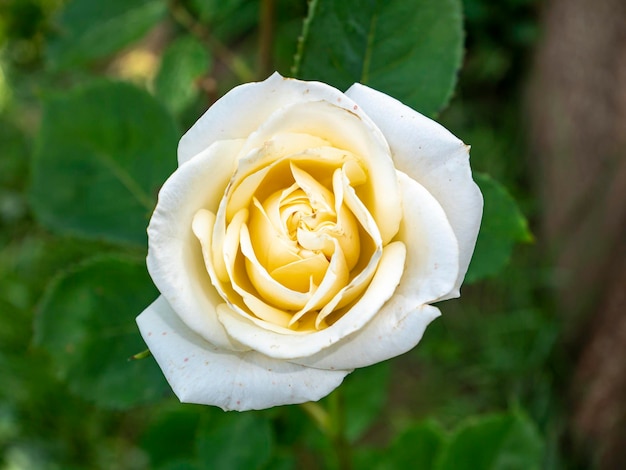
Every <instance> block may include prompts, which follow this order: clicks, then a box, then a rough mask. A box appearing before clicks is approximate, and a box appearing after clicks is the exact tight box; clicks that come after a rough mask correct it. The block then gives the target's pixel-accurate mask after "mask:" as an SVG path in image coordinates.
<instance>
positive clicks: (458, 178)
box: [346, 84, 483, 300]
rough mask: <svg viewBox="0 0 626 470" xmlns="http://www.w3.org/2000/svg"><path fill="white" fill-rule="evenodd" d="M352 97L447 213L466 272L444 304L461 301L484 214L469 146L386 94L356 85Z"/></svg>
mask: <svg viewBox="0 0 626 470" xmlns="http://www.w3.org/2000/svg"><path fill="white" fill-rule="evenodd" d="M346 95H347V96H349V97H350V98H352V99H353V100H354V101H355V102H356V103H358V104H359V106H361V108H362V109H363V110H364V111H365V112H366V113H367V114H368V115H369V116H370V118H372V120H373V121H374V122H375V123H376V124H377V125H378V127H379V128H380V130H381V131H382V132H383V134H384V135H385V137H386V138H387V141H388V142H389V146H390V148H391V153H392V156H393V159H394V162H395V165H396V168H397V169H399V170H400V171H403V172H405V173H406V174H407V175H409V176H410V177H411V178H413V179H414V180H416V181H417V182H419V183H420V184H421V185H422V186H424V187H425V188H426V189H427V190H428V191H430V193H431V194H432V195H433V196H435V198H436V199H437V200H438V201H439V203H440V204H441V206H442V207H443V209H444V211H445V212H446V214H447V216H448V219H449V220H450V224H451V225H452V228H453V229H454V233H455V234H456V237H457V239H458V241H459V247H460V250H459V263H460V269H459V274H458V278H457V281H456V283H455V285H454V287H453V289H452V290H451V292H450V293H449V294H448V295H447V296H446V297H444V298H451V297H458V295H459V288H460V286H461V284H462V282H463V278H464V277H465V273H466V272H467V268H468V266H469V262H470V259H471V258H472V253H473V251H474V246H475V244H476V237H477V236H478V229H479V228H480V219H481V216H482V208H483V199H482V195H481V193H480V190H479V189H478V186H476V184H475V183H474V181H473V180H472V173H471V169H470V166H469V146H467V145H465V144H464V143H463V142H461V141H460V140H459V139H458V138H456V137H455V136H454V135H452V134H451V133H450V132H449V131H448V130H447V129H445V128H444V127H443V126H441V125H439V124H437V123H436V122H434V121H432V120H431V119H428V118H427V117H425V116H423V115H421V114H419V113H418V112H416V111H414V110H413V109H411V108H409V107H408V106H405V105H404V104H402V103H400V102H399V101H397V100H396V99H394V98H391V97H390V96H388V95H386V94H384V93H381V92H379V91H376V90H373V89H371V88H369V87H366V86H363V85H360V84H354V85H352V87H350V89H349V90H348V91H347V92H346ZM442 300H443V299H442Z"/></svg>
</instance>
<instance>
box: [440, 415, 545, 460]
mask: <svg viewBox="0 0 626 470" xmlns="http://www.w3.org/2000/svg"><path fill="white" fill-rule="evenodd" d="M542 456H543V441H542V439H541V436H540V435H539V433H538V431H537V430H536V428H535V426H534V424H533V423H532V422H531V421H530V419H529V418H528V417H527V416H526V415H524V414H522V413H521V412H519V411H518V412H513V413H508V414H501V415H492V416H486V417H481V418H479V419H470V420H468V421H467V422H466V423H465V424H463V425H461V426H460V427H459V428H458V429H457V430H456V432H455V433H454V434H453V435H452V436H451V438H450V441H449V444H448V445H447V446H446V447H445V448H444V450H443V452H442V455H441V459H440V460H439V461H438V465H437V466H436V468H437V470H465V469H467V470H533V469H538V468H540V466H541V461H542Z"/></svg>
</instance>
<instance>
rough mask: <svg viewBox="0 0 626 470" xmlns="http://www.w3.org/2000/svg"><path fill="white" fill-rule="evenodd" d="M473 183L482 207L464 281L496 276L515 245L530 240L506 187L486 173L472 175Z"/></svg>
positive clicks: (524, 219) (525, 224)
mask: <svg viewBox="0 0 626 470" xmlns="http://www.w3.org/2000/svg"><path fill="white" fill-rule="evenodd" d="M474 180H475V181H476V183H477V184H478V186H479V187H480V190H481V191H482V193H483V197H484V199H485V208H484V212H483V220H482V224H481V226H480V232H479V233H478V241H477V242H476V249H475V250H474V255H473V257H472V262H471V263H470V266H469V270H468V272H467V275H466V276H465V281H466V282H476V281H478V280H480V279H483V278H485V277H488V276H492V275H494V274H496V273H498V272H499V271H500V270H501V269H502V268H503V267H504V266H505V265H506V264H507V263H508V262H509V259H510V257H511V252H512V251H513V247H514V246H515V244H516V243H518V242H525V243H528V242H531V241H532V240H533V236H532V234H531V233H530V231H529V229H528V223H527V222H526V218H525V217H524V214H522V212H521V211H520V209H519V207H518V206H517V204H516V202H515V199H513V197H512V196H511V195H510V194H509V192H508V191H507V190H506V188H504V186H502V185H501V184H500V183H498V182H497V181H495V180H494V179H492V178H491V177H490V176H489V175H486V174H481V173H475V174H474Z"/></svg>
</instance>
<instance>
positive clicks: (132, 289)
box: [35, 257, 169, 408]
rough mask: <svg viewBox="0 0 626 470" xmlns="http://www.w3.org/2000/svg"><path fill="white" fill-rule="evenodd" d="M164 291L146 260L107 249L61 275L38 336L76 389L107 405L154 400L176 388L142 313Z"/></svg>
mask: <svg viewBox="0 0 626 470" xmlns="http://www.w3.org/2000/svg"><path fill="white" fill-rule="evenodd" d="M157 295H158V292H157V291H156V289H155V288H154V286H153V285H152V282H151V280H150V277H149V276H148V273H147V272H146V268H145V265H144V263H143V261H142V260H131V259H122V258H117V257H101V258H95V259H92V260H90V261H88V262H86V263H84V264H82V265H80V266H78V267H76V268H75V269H72V270H70V271H68V272H67V273H65V274H63V275H61V276H60V277H58V278H57V279H56V280H55V281H53V282H52V283H51V285H50V287H49V288H48V290H47V292H46V295H45V297H44V300H43V301H42V304H41V306H40V308H39V311H38V312H37V316H36V317H35V342H36V344H38V345H40V346H42V347H43V348H44V349H45V350H46V351H48V353H49V354H50V355H51V356H52V358H53V359H54V361H55V364H56V367H57V370H58V373H59V375H60V377H61V378H62V379H64V380H66V381H67V382H68V384H69V386H70V389H71V390H72V391H73V392H74V393H76V394H78V395H80V396H82V397H83V398H85V399H88V400H91V401H94V402H96V403H97V404H99V405H100V406H103V407H111V408H128V407H131V406H133V405H138V404H143V403H146V402H151V401H154V400H156V399H158V398H160V397H162V396H164V395H165V393H166V391H167V390H168V389H169V387H168V386H167V384H166V382H165V380H164V378H163V375H162V373H161V371H160V370H159V368H158V367H157V365H156V363H155V362H154V361H153V360H151V359H145V360H137V361H129V360H128V358H129V357H130V356H131V355H133V354H135V353H137V352H139V351H142V350H144V349H145V348H146V346H145V344H144V342H143V340H142V338H141V335H140V334H139V330H138V329H137V326H136V325H135V317H136V316H137V315H138V314H139V313H141V311H142V310H143V309H144V308H145V307H146V306H147V305H148V304H149V303H150V302H151V301H152V300H154V298H155V297H156V296H157Z"/></svg>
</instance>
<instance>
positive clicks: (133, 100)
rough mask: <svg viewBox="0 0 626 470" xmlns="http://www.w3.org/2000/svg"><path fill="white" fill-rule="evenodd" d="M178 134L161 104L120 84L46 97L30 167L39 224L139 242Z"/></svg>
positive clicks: (166, 173) (171, 160)
mask: <svg viewBox="0 0 626 470" xmlns="http://www.w3.org/2000/svg"><path fill="white" fill-rule="evenodd" d="M178 134H179V132H178V131H177V129H176V127H175V125H174V123H173V120H172V118H171V117H170V116H169V114H168V113H167V112H166V111H165V109H164V108H163V107H162V106H161V105H159V104H158V103H157V102H156V101H155V100H154V99H153V98H152V97H151V96H150V95H148V94H147V93H146V92H145V91H141V90H139V89H136V88H134V87H132V86H130V85H127V84H122V83H110V82H98V83H95V84H91V85H89V86H86V87H84V88H80V89H77V90H73V91H72V92H71V93H64V94H63V95H57V96H54V97H51V98H49V99H48V100H47V101H46V102H45V105H44V113H43V120H42V126H41V130H40V133H39V137H38V140H37V151H36V153H35V157H34V161H33V170H32V172H33V176H32V187H31V199H32V204H33V209H34V210H35V212H36V214H37V216H38V217H39V220H40V221H41V222H42V223H43V224H45V225H46V226H48V227H49V228H51V229H53V230H56V231H58V232H60V233H66V234H72V233H73V234H79V235H82V236H86V237H92V238H101V239H107V240H111V241H115V242H124V243H133V244H137V245H139V246H142V245H145V243H146V226H147V222H148V220H149V217H150V214H151V213H152V210H153V208H154V204H155V202H156V195H157V192H158V190H159V188H160V186H161V184H162V183H163V181H165V179H166V178H167V176H169V175H170V174H171V172H172V171H173V170H174V168H175V165H176V159H175V155H176V142H177V137H178Z"/></svg>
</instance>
